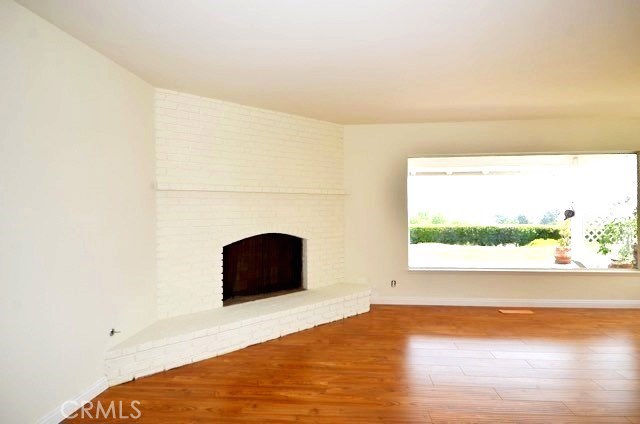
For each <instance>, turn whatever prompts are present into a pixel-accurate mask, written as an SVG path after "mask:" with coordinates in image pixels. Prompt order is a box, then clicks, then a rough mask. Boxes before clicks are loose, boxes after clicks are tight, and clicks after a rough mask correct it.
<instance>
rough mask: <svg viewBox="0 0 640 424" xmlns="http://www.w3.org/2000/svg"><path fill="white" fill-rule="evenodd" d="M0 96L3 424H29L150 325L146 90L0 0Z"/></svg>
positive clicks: (98, 373) (150, 153) (150, 171)
mask: <svg viewBox="0 0 640 424" xmlns="http://www.w3.org/2000/svg"><path fill="white" fill-rule="evenodd" d="M0 93H2V100H1V101H0V283H1V287H2V296H0V326H1V328H2V331H1V334H2V342H1V346H2V347H1V348H0V372H1V375H0V393H1V399H2V408H0V421H1V422H5V423H29V422H34V421H36V420H37V419H38V418H39V417H41V416H43V415H45V414H46V413H48V412H49V411H50V410H52V409H54V408H56V407H57V406H58V405H60V403H61V402H63V401H64V400H66V399H70V398H71V397H73V396H75V395H76V394H78V393H79V392H80V391H81V390H83V389H84V388H86V387H87V386H89V385H91V384H93V383H94V382H96V380H98V379H99V378H101V377H103V376H104V352H105V349H106V348H107V347H108V346H109V345H111V344H113V343H115V342H117V341H120V340H122V339H123V338H125V337H127V336H128V335H131V334H132V333H133V332H135V331H137V330H138V329H140V328H141V327H143V326H144V325H147V324H148V323H149V322H151V321H152V320H153V318H155V296H154V293H155V237H154V227H155V204H154V192H153V188H152V182H153V179H154V163H153V159H154V150H153V149H154V146H153V90H152V88H151V87H150V86H149V85H147V84H146V83H144V82H143V81H142V80H140V79H139V78H137V77H135V76H134V75H132V74H131V73H129V72H127V71H125V70H124V69H122V68H121V67H119V66H117V65H116V64H114V63H113V62H111V61H109V60H108V59H106V58H104V57H103V56H101V55H99V54H98V53H96V52H95V51H93V50H91V49H90V48H88V47H87V46H85V45H83V44H81V43H80V42H79V41H77V40H75V39H74V38H72V37H70V36H69V35H67V34H65V33H63V32H62V31H60V30H59V29H57V28H56V27H54V26H52V25H50V24H49V23H47V22H45V21H44V20H42V19H41V18H39V17H37V16H36V15H34V14H32V13H31V12H29V11H27V10H26V9H24V8H22V7H21V6H18V5H17V4H15V3H14V2H12V1H9V0H0ZM116 306H117V307H116ZM111 327H116V328H119V329H120V330H122V334H120V335H119V336H118V337H113V338H110V337H109V336H108V334H107V333H108V331H109V329H110V328H111Z"/></svg>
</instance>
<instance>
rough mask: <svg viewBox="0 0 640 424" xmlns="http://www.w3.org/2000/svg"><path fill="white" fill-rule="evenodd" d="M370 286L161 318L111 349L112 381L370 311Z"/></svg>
mask: <svg viewBox="0 0 640 424" xmlns="http://www.w3.org/2000/svg"><path fill="white" fill-rule="evenodd" d="M370 295H371V289H370V287H369V286H366V285H361V284H346V283H345V284H334V285H331V286H327V287H322V288H318V289H312V290H305V291H302V292H296V293H291V294H287V295H284V296H278V297H272V298H267V299H261V300H256V301H253V302H247V303H242V304H239V305H232V306H227V307H224V308H217V309H212V310H209V311H203V312H197V313H193V314H189V315H181V316H177V317H173V318H167V319H163V320H159V321H156V322H155V323H153V324H152V325H150V326H149V327H147V328H145V329H143V330H142V331H140V332H139V333H137V334H134V335H133V336H131V337H129V338H128V339H126V340H124V341H123V342H122V343H120V344H118V345H117V346H115V347H113V348H112V349H110V350H108V351H107V352H106V356H105V366H106V374H107V378H108V380H109V384H110V385H112V386H113V385H116V384H120V383H124V382H127V381H131V380H133V379H135V378H139V377H144V376H146V375H150V374H155V373H158V372H161V371H165V370H168V369H171V368H176V367H179V366H182V365H186V364H189V363H192V362H197V361H200V360H203V359H207V358H212V357H215V356H218V355H222V354H225V353H228V352H232V351H234V350H238V349H242V348H244V347H247V346H250V345H252V344H256V343H262V342H265V341H267V340H272V339H276V338H278V337H282V336H285V335H287V334H291V333H295V332H297V331H301V330H305V329H308V328H311V327H314V326H316V325H320V324H325V323H328V322H332V321H337V320H340V319H343V318H347V317H350V316H353V315H357V314H360V313H364V312H367V311H368V310H369V306H370Z"/></svg>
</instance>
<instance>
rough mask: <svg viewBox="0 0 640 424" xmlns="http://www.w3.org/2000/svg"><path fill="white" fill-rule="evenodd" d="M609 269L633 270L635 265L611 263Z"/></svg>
mask: <svg viewBox="0 0 640 424" xmlns="http://www.w3.org/2000/svg"><path fill="white" fill-rule="evenodd" d="M609 268H615V269H632V268H633V264H632V263H631V262H618V261H613V260H612V261H611V263H610V264H609Z"/></svg>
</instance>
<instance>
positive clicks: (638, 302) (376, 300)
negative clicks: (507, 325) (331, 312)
mask: <svg viewBox="0 0 640 424" xmlns="http://www.w3.org/2000/svg"><path fill="white" fill-rule="evenodd" d="M371 304H374V305H424V306H495V307H499V306H507V307H531V308H615V309H625V308H626V309H635V308H640V299H632V300H626V299H512V298H472V297H458V298H455V297H452V298H448V297H446V298H439V297H420V296H376V295H373V294H372V295H371Z"/></svg>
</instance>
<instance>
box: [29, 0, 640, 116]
mask: <svg viewBox="0 0 640 424" xmlns="http://www.w3.org/2000/svg"><path fill="white" fill-rule="evenodd" d="M18 2H19V3H21V4H22V5H24V6H26V7H27V8H29V9H31V10H32V11H34V12H35V13H37V14H39V15H40V16H42V17H44V18H45V19H47V20H49V21H50V22H52V23H54V24H55V25H57V26H58V27H60V28H62V29H63V30H64V31H66V32H68V33H70V34H72V35H73V36H75V37H77V38H78V39H80V40H82V41H83V42H85V43H86V44H88V45H89V46H91V47H93V48H94V49H96V50H98V51H99V52H101V53H103V54H104V55H106V56H108V57H110V58H111V59H113V60H114V61H115V62H117V63H119V64H121V65H122V66H124V67H125V68H127V69H129V70H131V71H132V72H134V73H135V74H137V75H139V76H140V77H142V78H144V79H145V80H146V81H148V82H149V83H151V84H153V85H155V86H157V87H163V88H168V89H173V90H179V91H184V92H188V93H193V94H197V95H201V96H208V97H213V98H217V99H222V100H227V101H232V102H237V103H241V104H246V105H251V106H257V107H263V108H268V109H274V110H278V111H282V112H288V113H292V114H297V115H303V116H308V117H312V118H317V119H323V120H327V121H332V122H337V123H344V124H359V123H400V122H427V121H458V120H486V119H532V118H541V117H568V116H624V117H638V116H640V1H638V0H535V1H534V0H529V1H525V0H522V1H517V0H438V1H436V0H322V1H311V0H308V1H304V0H180V1H178V0H19V1H18Z"/></svg>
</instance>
